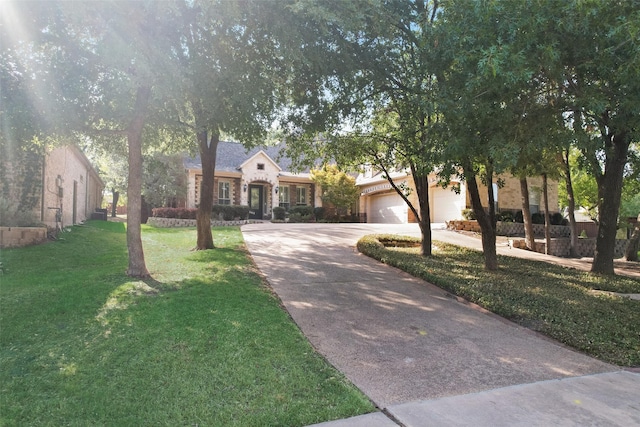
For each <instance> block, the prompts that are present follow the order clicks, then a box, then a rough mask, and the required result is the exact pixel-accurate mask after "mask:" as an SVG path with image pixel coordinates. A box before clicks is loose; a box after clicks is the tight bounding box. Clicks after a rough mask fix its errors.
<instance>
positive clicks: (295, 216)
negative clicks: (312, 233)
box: [289, 213, 314, 222]
mask: <svg viewBox="0 0 640 427" xmlns="http://www.w3.org/2000/svg"><path fill="white" fill-rule="evenodd" d="M313 220H314V218H313V215H300V214H299V213H290V214H289V222H312V221H313Z"/></svg>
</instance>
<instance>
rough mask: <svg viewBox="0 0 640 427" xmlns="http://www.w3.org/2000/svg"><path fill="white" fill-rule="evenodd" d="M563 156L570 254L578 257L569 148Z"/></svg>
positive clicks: (574, 200) (574, 201)
mask: <svg viewBox="0 0 640 427" xmlns="http://www.w3.org/2000/svg"><path fill="white" fill-rule="evenodd" d="M561 157H562V165H563V169H564V182H565V186H566V187H567V203H568V205H569V206H567V210H568V215H569V229H570V230H571V247H570V248H569V255H570V256H571V257H573V258H577V257H578V250H577V248H578V229H577V224H576V213H575V212H576V199H575V196H574V194H573V183H572V182H571V166H570V165H569V149H566V150H564V152H563V154H561Z"/></svg>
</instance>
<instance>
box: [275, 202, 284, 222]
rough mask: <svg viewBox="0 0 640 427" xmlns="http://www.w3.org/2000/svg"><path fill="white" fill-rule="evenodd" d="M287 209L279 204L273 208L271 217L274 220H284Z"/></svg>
mask: <svg viewBox="0 0 640 427" xmlns="http://www.w3.org/2000/svg"><path fill="white" fill-rule="evenodd" d="M286 213H287V210H286V209H285V208H283V207H281V206H276V207H275V208H273V219H274V220H275V221H284V219H285V216H286Z"/></svg>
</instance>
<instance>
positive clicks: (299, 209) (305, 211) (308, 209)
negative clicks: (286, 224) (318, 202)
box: [289, 205, 313, 216]
mask: <svg viewBox="0 0 640 427" xmlns="http://www.w3.org/2000/svg"><path fill="white" fill-rule="evenodd" d="M294 214H297V215H300V216H311V215H313V207H312V206H306V205H304V206H293V207H292V208H290V209H289V215H294Z"/></svg>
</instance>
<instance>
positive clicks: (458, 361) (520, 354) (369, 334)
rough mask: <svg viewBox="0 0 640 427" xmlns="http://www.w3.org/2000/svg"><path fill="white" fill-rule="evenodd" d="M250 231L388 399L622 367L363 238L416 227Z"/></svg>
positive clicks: (363, 378) (335, 355) (308, 313)
mask: <svg viewBox="0 0 640 427" xmlns="http://www.w3.org/2000/svg"><path fill="white" fill-rule="evenodd" d="M242 231H243V234H244V238H245V241H246V244H247V247H248V248H249V251H250V252H251V255H252V256H253V258H254V260H255V262H256V264H257V266H258V268H259V269H260V270H261V271H262V273H263V274H264V275H265V276H266V278H267V280H268V281H269V283H270V284H271V286H272V287H273V289H274V291H275V292H276V293H277V294H278V296H279V297H280V298H281V300H282V302H283V303H284V305H285V307H286V309H287V310H288V311H289V313H290V314H291V316H292V317H293V319H294V320H295V322H296V323H297V324H298V325H299V327H300V328H301V330H302V332H303V333H304V334H305V335H306V336H307V337H308V339H309V340H310V341H311V343H312V344H313V345H314V347H315V348H316V349H317V350H318V351H319V352H320V353H321V354H322V355H324V356H325V357H326V358H327V359H328V360H329V362H330V363H332V364H333V365H334V366H335V367H336V368H337V369H339V370H340V371H341V372H343V373H344V374H345V375H346V376H347V377H348V378H349V380H351V381H352V382H353V383H354V384H355V385H356V386H357V387H359V388H360V389H361V390H362V391H363V392H364V393H365V394H367V395H368V396H369V397H370V398H371V399H372V400H373V402H374V403H375V404H376V405H378V406H379V407H380V408H387V407H389V406H390V405H398V404H402V403H407V402H415V401H419V400H427V399H436V398H442V397H446V396H455V395H462V394H468V393H476V392H481V391H484V390H491V389H496V388H500V387H507V386H513V385H518V384H527V383H533V382H537V381H544V380H551V379H561V378H566V377H574V376H581V375H587V374H594V373H602V372H611V371H617V370H618V368H616V367H614V366H612V365H609V364H606V363H603V362H600V361H598V360H595V359H593V358H590V357H587V356H585V355H583V354H580V353H577V352H575V351H572V350H570V349H567V348H566V347H563V346H561V345H559V344H558V343H556V342H554V341H552V340H549V339H546V338H544V337H542V336H540V335H539V334H536V333H534V332H531V331H529V330H527V329H525V328H522V327H519V326H517V325H515V324H513V323H511V322H508V321H505V320H503V319H501V318H499V317H498V316H495V315H493V314H491V313H488V312H486V311H484V310H482V309H480V308H478V307H477V306H474V305H472V304H468V303H463V302H460V301H458V300H457V299H456V298H455V297H453V296H451V295H449V294H448V293H447V292H445V291H443V290H441V289H439V288H437V287H435V286H433V285H430V284H429V283H427V282H425V281H423V280H419V279H416V278H413V277H411V276H409V275H408V274H406V273H404V272H402V271H400V270H397V269H395V268H392V267H389V266H386V265H383V264H381V263H378V262H377V261H374V260H372V259H370V258H368V257H366V256H364V255H361V254H359V253H358V252H357V250H356V248H355V243H356V241H357V240H358V239H359V238H360V237H361V236H363V235H366V234H372V233H379V232H392V233H398V232H404V231H409V232H410V234H415V233H416V228H415V227H413V228H402V227H401V226H387V225H374V224H271V223H265V224H254V225H247V226H244V227H243V228H242ZM405 234H406V233H405Z"/></svg>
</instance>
